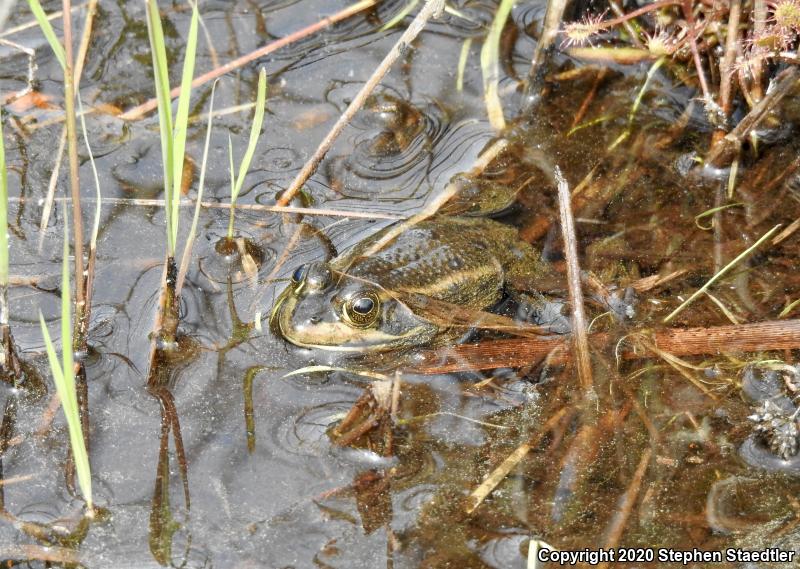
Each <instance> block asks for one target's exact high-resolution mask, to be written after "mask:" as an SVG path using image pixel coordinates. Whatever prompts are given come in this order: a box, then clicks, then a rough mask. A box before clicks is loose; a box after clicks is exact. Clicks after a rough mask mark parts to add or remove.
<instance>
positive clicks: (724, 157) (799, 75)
mask: <svg viewBox="0 0 800 569" xmlns="http://www.w3.org/2000/svg"><path fill="white" fill-rule="evenodd" d="M798 79H800V69H798V68H797V67H790V68H789V69H785V70H784V71H782V72H781V73H779V74H778V76H777V77H775V80H774V86H773V88H772V89H770V91H769V93H767V95H766V96H765V97H763V98H762V99H761V100H759V102H758V103H757V104H756V105H755V106H754V107H753V108H752V109H750V112H749V113H747V115H745V117H744V118H743V119H742V120H741V121H739V124H737V125H736V128H734V129H733V130H732V131H730V132H729V133H728V134H727V135H725V137H724V138H722V139H721V140H720V141H719V142H717V143H716V144H715V145H714V146H713V147H712V148H711V152H709V153H708V156H707V157H706V164H712V165H722V163H724V162H727V161H729V160H731V159H732V157H733V155H734V154H735V153H736V151H737V150H738V148H739V145H740V144H741V142H742V141H743V140H744V139H745V138H747V137H748V136H749V135H750V133H751V131H752V130H753V129H754V128H756V127H757V126H758V125H759V124H760V123H761V121H762V120H763V119H764V118H765V117H766V116H767V114H768V113H769V112H770V111H771V110H772V109H773V108H775V106H776V105H777V104H778V103H779V102H780V100H781V99H783V98H784V97H785V96H786V95H787V94H789V92H790V91H791V90H792V89H793V88H794V86H795V85H796V84H797V82H798Z"/></svg>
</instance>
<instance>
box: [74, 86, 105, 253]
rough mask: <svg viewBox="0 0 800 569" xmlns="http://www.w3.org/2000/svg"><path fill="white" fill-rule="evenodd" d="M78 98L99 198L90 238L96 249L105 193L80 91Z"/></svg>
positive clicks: (91, 244) (95, 187)
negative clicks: (95, 160)
mask: <svg viewBox="0 0 800 569" xmlns="http://www.w3.org/2000/svg"><path fill="white" fill-rule="evenodd" d="M77 99H78V116H79V117H80V118H81V129H82V130H83V143H84V144H85V145H86V153H87V154H88V155H89V164H90V165H91V166H92V175H93V176H94V191H95V194H94V195H95V199H96V200H97V203H96V204H95V208H94V220H93V221H92V235H91V238H90V240H89V248H90V249H91V250H95V249H97V234H98V233H99V232H100V213H101V210H102V207H103V193H102V192H101V191H100V177H99V176H98V175H97V164H95V162H94V153H93V152H92V146H91V145H90V144H89V134H88V133H87V131H86V118H85V115H86V113H84V111H83V102H82V101H81V94H80V93H77Z"/></svg>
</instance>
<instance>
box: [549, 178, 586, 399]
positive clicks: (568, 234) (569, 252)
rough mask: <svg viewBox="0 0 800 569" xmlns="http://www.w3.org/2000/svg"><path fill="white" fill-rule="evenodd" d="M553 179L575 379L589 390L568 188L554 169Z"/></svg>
mask: <svg viewBox="0 0 800 569" xmlns="http://www.w3.org/2000/svg"><path fill="white" fill-rule="evenodd" d="M555 177H556V181H557V182H558V183H557V186H558V208H559V211H560V213H561V233H562V236H563V237H564V255H565V256H566V258H567V281H568V286H569V299H570V303H571V304H572V335H573V340H574V346H575V356H576V362H577V369H578V379H579V380H580V383H581V387H582V388H583V389H584V391H589V390H591V389H592V384H593V379H592V362H591V360H590V359H589V337H588V332H587V325H586V313H585V312H584V306H583V290H582V289H581V268H580V265H579V263H578V238H577V236H576V234H575V220H574V219H573V217H572V206H571V205H570V194H569V185H568V184H567V181H566V180H565V179H564V176H562V175H561V170H560V169H559V168H558V166H556V168H555Z"/></svg>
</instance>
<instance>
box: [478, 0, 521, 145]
mask: <svg viewBox="0 0 800 569" xmlns="http://www.w3.org/2000/svg"><path fill="white" fill-rule="evenodd" d="M513 5H514V0H501V1H500V6H498V8H497V12H496V13H495V15H494V20H493V21H492V26H491V28H490V29H489V35H487V36H486V40H484V42H483V48H482V49H481V71H482V72H483V91H484V95H483V96H484V99H485V101H486V111H487V114H488V115H489V123H491V125H492V127H493V128H495V129H496V130H503V129H504V128H505V126H506V120H505V117H504V116H503V106H502V104H501V102H500V94H499V93H498V88H499V87H498V86H499V82H500V36H501V35H502V33H503V27H504V26H505V25H506V20H508V15H509V14H510V13H511V8H512V6H513Z"/></svg>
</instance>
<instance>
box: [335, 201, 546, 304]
mask: <svg viewBox="0 0 800 569" xmlns="http://www.w3.org/2000/svg"><path fill="white" fill-rule="evenodd" d="M395 228H396V225H391V226H389V227H387V228H385V229H384V230H382V231H380V232H378V233H376V234H375V235H374V236H372V237H370V238H369V239H366V240H365V241H364V242H362V243H360V244H359V245H358V246H357V247H355V248H354V249H353V250H351V251H350V252H349V253H348V254H347V255H345V256H343V257H339V258H337V259H336V260H334V261H333V263H332V266H333V268H335V269H337V270H340V271H342V272H346V273H347V274H348V275H351V276H354V277H357V278H360V279H364V280H365V281H369V282H372V283H374V284H376V285H378V286H381V287H383V288H384V289H387V290H390V291H391V290H394V291H402V292H411V293H419V294H423V295H425V296H428V297H431V298H435V299H437V300H443V301H446V302H452V303H454V304H458V305H461V306H471V307H476V308H479V307H480V308H484V307H488V306H490V305H492V304H494V303H495V302H497V300H499V298H500V296H501V293H502V289H503V286H504V285H505V284H506V282H507V279H508V278H509V277H512V276H525V277H533V278H535V277H536V276H537V275H539V274H541V273H542V272H543V270H544V269H543V263H542V261H541V258H540V255H539V254H538V253H537V252H536V251H535V250H534V249H533V247H531V246H530V245H529V244H528V243H525V242H523V241H521V240H520V239H519V237H518V236H517V231H516V229H514V228H513V227H508V226H506V225H503V224H501V223H498V222H496V221H493V220H491V219H484V218H459V217H437V218H433V219H429V220H425V221H422V222H420V223H417V224H415V225H412V226H409V227H408V228H407V229H405V230H404V231H402V232H400V233H399V235H397V237H395V238H394V239H392V240H391V241H389V243H387V244H386V245H385V246H384V247H383V248H382V249H380V250H379V251H377V252H374V253H371V254H369V255H368V256H364V253H365V252H368V251H369V250H370V249H371V248H372V247H373V245H374V244H375V243H377V242H378V241H379V240H380V239H382V238H383V237H384V236H385V235H386V234H387V232H389V231H394V230H396V229H395Z"/></svg>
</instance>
